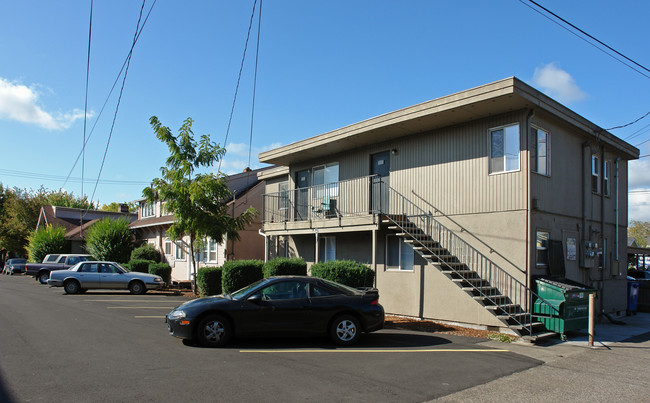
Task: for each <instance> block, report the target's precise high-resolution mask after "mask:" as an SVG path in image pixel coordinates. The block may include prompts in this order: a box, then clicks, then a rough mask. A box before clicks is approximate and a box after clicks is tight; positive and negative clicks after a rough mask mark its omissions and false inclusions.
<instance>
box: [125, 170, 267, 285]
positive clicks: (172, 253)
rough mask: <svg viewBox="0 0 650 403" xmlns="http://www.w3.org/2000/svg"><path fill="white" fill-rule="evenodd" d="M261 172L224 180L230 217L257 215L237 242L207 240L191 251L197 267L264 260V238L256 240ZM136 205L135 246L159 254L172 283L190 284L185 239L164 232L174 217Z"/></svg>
mask: <svg viewBox="0 0 650 403" xmlns="http://www.w3.org/2000/svg"><path fill="white" fill-rule="evenodd" d="M265 169H267V168H265ZM265 169H258V170H251V169H249V168H247V169H246V170H244V172H242V173H240V174H236V175H230V176H228V177H227V184H228V189H229V190H230V192H231V193H232V194H233V198H231V200H230V201H228V203H227V205H228V211H230V212H231V215H234V216H237V215H239V214H241V213H242V212H244V211H245V210H246V209H247V208H249V207H251V206H252V207H254V208H255V209H257V211H258V212H260V214H258V216H257V217H256V218H255V220H254V222H253V224H251V225H250V226H248V227H247V228H245V229H244V230H243V231H239V236H240V241H237V242H234V241H233V240H232V239H230V240H228V239H226V240H224V242H222V243H217V242H215V241H214V240H212V239H210V238H208V239H206V240H205V241H204V244H205V247H204V248H203V250H199V251H196V250H195V253H196V255H197V256H196V260H197V263H198V266H199V267H205V266H222V265H223V264H224V262H226V261H227V260H235V259H236V260H242V259H264V238H263V237H262V236H260V234H259V230H260V229H261V228H262V222H261V211H262V194H263V193H264V190H265V185H264V182H263V181H260V180H259V179H258V177H257V176H258V174H260V173H261V172H263V171H264V170H265ZM138 204H139V207H138V220H137V221H135V222H133V223H132V224H131V228H132V229H134V230H135V234H136V240H137V242H140V243H148V244H150V245H152V246H153V247H155V248H156V249H158V250H159V251H160V252H161V256H162V261H163V262H167V263H169V265H170V266H171V267H172V280H173V281H187V280H191V278H192V275H193V272H194V271H193V268H192V259H191V258H190V256H189V253H190V247H189V236H186V237H184V238H183V239H179V240H174V239H169V238H168V237H167V229H168V228H169V227H170V226H171V225H172V224H173V223H174V216H173V215H172V214H169V213H167V212H166V211H165V209H164V205H163V204H161V203H160V202H157V203H155V204H150V203H148V202H147V201H146V200H145V199H141V200H138Z"/></svg>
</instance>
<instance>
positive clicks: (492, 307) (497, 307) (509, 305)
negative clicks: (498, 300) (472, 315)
mask: <svg viewBox="0 0 650 403" xmlns="http://www.w3.org/2000/svg"><path fill="white" fill-rule="evenodd" d="M485 308H487V309H491V310H494V311H497V310H499V309H502V310H504V311H505V310H508V309H511V308H521V307H520V306H519V305H517V304H507V305H487V306H486V307H485Z"/></svg>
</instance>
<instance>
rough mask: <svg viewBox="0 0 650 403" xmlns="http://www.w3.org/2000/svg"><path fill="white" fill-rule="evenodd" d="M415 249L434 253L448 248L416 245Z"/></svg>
mask: <svg viewBox="0 0 650 403" xmlns="http://www.w3.org/2000/svg"><path fill="white" fill-rule="evenodd" d="M413 250H415V251H425V252H432V253H438V252H447V249H445V248H437V247H431V248H427V247H426V246H414V247H413ZM449 256H452V255H449Z"/></svg>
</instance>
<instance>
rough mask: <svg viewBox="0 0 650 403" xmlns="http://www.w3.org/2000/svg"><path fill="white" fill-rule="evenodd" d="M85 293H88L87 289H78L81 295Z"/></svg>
mask: <svg viewBox="0 0 650 403" xmlns="http://www.w3.org/2000/svg"><path fill="white" fill-rule="evenodd" d="M86 291H88V289H87V288H80V289H79V292H80V293H82V294H83V293H85V292H86Z"/></svg>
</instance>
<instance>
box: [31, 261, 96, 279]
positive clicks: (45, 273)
mask: <svg viewBox="0 0 650 403" xmlns="http://www.w3.org/2000/svg"><path fill="white" fill-rule="evenodd" d="M46 258H47V256H46ZM87 260H95V259H94V258H93V257H92V256H90V255H79V254H63V255H59V257H58V259H57V260H56V261H55V262H54V263H45V262H43V263H27V264H26V265H25V274H27V275H30V276H34V277H35V278H36V280H38V281H39V282H40V283H41V284H47V279H48V278H50V272H52V271H55V270H66V269H69V268H71V267H72V266H74V265H76V264H77V263H79V262H83V261H87Z"/></svg>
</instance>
